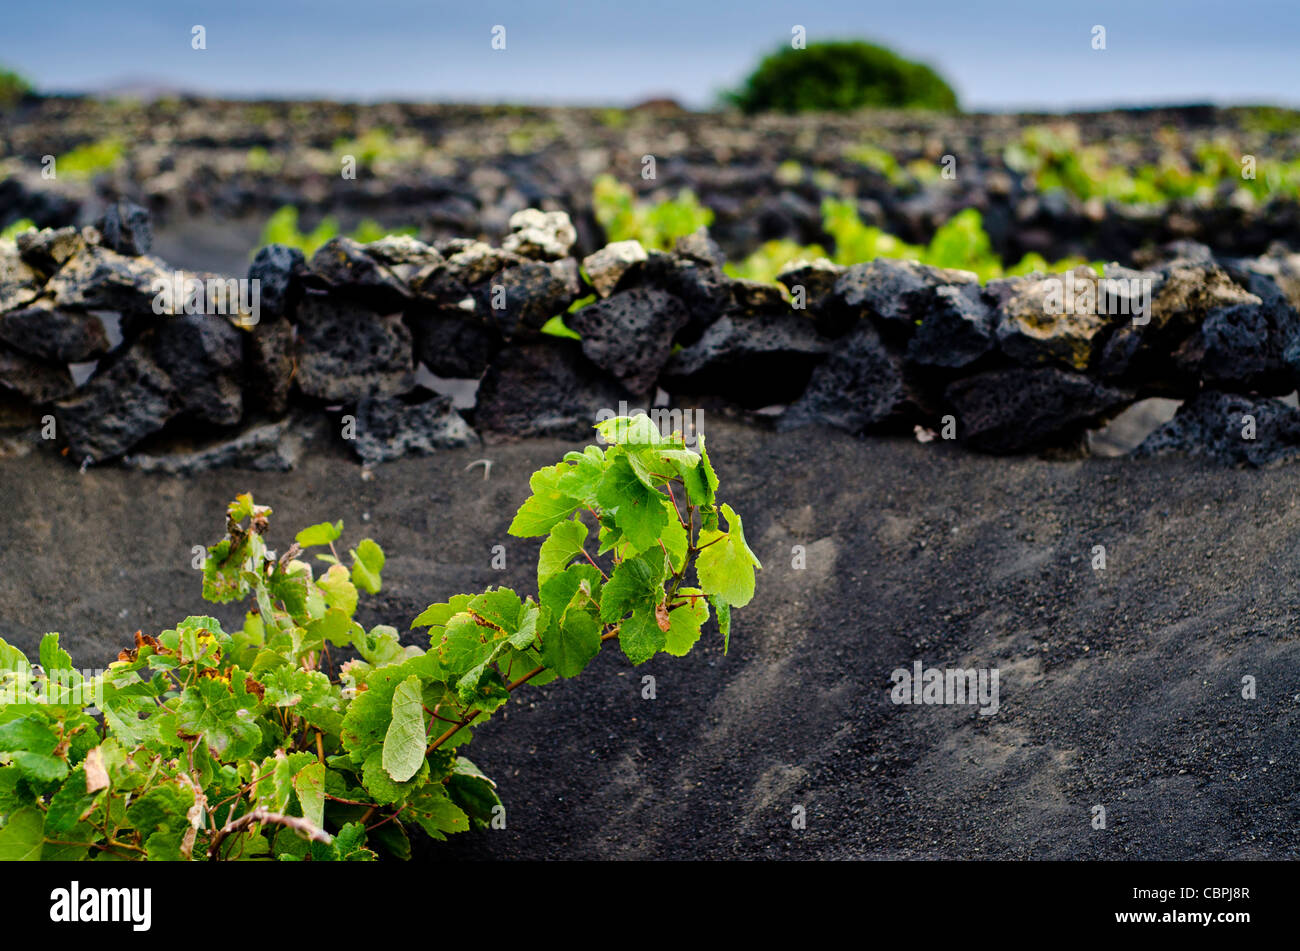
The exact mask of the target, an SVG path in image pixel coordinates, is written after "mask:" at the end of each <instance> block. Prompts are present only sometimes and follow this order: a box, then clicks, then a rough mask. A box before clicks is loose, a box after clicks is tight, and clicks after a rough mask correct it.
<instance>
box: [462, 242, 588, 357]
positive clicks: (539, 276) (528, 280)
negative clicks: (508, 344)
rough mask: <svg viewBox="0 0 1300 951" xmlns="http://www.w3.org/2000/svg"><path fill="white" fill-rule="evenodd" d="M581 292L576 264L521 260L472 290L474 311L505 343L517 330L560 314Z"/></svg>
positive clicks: (536, 326) (537, 326)
mask: <svg viewBox="0 0 1300 951" xmlns="http://www.w3.org/2000/svg"><path fill="white" fill-rule="evenodd" d="M581 290H582V284H581V281H580V280H579V278H578V262H577V261H576V260H574V259H573V258H564V259H562V260H560V261H548V262H542V261H521V262H520V263H518V264H513V265H511V266H510V267H506V268H502V269H501V270H500V271H498V272H497V273H495V274H493V275H492V277H491V278H490V279H489V280H487V281H485V282H483V283H482V284H480V285H478V286H477V287H475V288H474V291H473V297H474V301H475V311H476V312H477V313H479V314H483V315H486V316H487V317H488V318H489V319H490V320H491V321H492V323H493V324H494V325H495V326H496V328H497V332H498V333H499V334H500V336H501V337H502V339H504V340H509V339H510V338H511V337H513V336H515V335H516V334H517V333H519V332H520V330H521V328H527V329H529V330H538V329H540V328H541V327H542V325H543V324H545V323H546V322H547V321H548V320H550V319H551V318H552V317H554V316H555V315H556V314H562V313H564V311H565V310H567V309H568V307H569V305H570V304H572V303H573V302H574V300H575V299H577V297H578V294H579V293H580V292H581Z"/></svg>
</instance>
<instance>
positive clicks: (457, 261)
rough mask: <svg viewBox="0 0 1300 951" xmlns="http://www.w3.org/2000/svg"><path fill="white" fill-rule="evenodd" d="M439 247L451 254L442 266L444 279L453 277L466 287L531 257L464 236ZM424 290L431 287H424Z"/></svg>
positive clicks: (448, 254)
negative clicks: (470, 239) (467, 238)
mask: <svg viewBox="0 0 1300 951" xmlns="http://www.w3.org/2000/svg"><path fill="white" fill-rule="evenodd" d="M439 250H440V251H441V253H442V254H444V255H445V256H446V258H447V260H446V263H445V264H444V265H443V266H442V267H441V268H440V269H439V270H441V271H442V272H443V276H442V278H441V281H442V282H444V283H445V282H446V281H447V280H448V279H450V280H453V281H455V282H456V283H458V284H459V285H460V286H463V287H471V286H473V285H475V284H481V283H482V282H483V281H486V280H487V279H488V278H489V277H491V276H492V275H493V274H496V273H497V272H498V271H501V270H503V269H505V268H508V267H512V266H515V265H519V264H524V263H526V262H527V261H528V258H526V257H523V256H522V255H519V254H513V253H511V252H510V251H506V250H504V249H502V248H494V247H492V245H490V244H485V243H484V242H482V241H469V240H466V239H464V238H456V239H453V240H451V241H447V242H444V243H443V244H442V245H440V246H439ZM426 270H427V269H426ZM425 283H426V284H427V283H428V281H427V280H426V282H425ZM421 293H427V291H424V290H422V291H421Z"/></svg>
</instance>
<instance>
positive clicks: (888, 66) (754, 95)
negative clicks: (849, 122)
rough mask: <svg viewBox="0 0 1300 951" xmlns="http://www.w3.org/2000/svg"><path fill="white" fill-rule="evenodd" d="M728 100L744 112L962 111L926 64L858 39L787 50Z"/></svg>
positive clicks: (769, 59)
mask: <svg viewBox="0 0 1300 951" xmlns="http://www.w3.org/2000/svg"><path fill="white" fill-rule="evenodd" d="M724 99H725V101H726V102H728V103H729V104H730V105H733V106H735V107H737V108H738V109H740V110H741V111H742V112H746V113H751V114H752V113H756V112H810V111H819V112H820V111H827V112H831V111H833V112H843V111H847V110H852V109H927V110H933V111H938V112H956V111H958V103H957V94H956V93H955V92H954V91H953V89H952V87H951V86H949V85H948V83H947V82H945V81H944V79H943V77H941V76H940V75H939V74H938V73H937V72H935V71H934V70H933V69H931V68H930V67H929V66H926V65H925V64H923V63H915V62H912V61H910V60H907V59H904V58H903V57H901V56H899V55H898V54H897V53H894V52H893V51H891V50H888V49H886V48H885V47H883V46H877V45H875V44H874V43H865V42H862V41H860V40H836V41H828V42H823V43H810V44H808V46H807V47H806V48H804V49H794V48H792V47H784V48H782V49H779V50H777V51H775V52H773V53H771V54H769V55H767V56H765V57H764V58H763V60H762V61H761V62H760V63H759V64H758V67H757V68H756V69H755V70H754V72H753V73H751V74H750V75H749V77H748V78H747V79H746V80H745V81H744V82H743V83H742V84H741V85H740V87H739V88H738V89H735V90H732V91H731V92H729V93H726V94H724Z"/></svg>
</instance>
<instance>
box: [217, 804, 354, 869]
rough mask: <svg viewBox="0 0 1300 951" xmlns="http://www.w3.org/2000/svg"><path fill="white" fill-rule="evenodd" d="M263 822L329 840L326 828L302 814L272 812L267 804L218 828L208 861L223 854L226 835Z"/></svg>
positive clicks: (310, 836) (323, 840) (319, 840)
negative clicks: (304, 817)
mask: <svg viewBox="0 0 1300 951" xmlns="http://www.w3.org/2000/svg"><path fill="white" fill-rule="evenodd" d="M262 822H270V823H273V824H275V825H282V826H287V827H288V828H290V829H293V830H294V831H295V832H298V833H300V834H302V835H305V836H306V837H307V838H309V839H311V840H312V841H313V842H329V841H330V836H329V833H327V832H326V831H325V830H324V829H320V828H317V827H316V826H315V825H314V824H312V823H311V822H310V821H309V820H307V819H303V818H302V817H300V816H286V815H285V814H284V813H282V812H272V811H271V810H269V809H267V808H266V807H265V806H258V807H257V808H256V809H254V810H253V811H252V812H248V813H245V814H244V815H242V816H240V817H239V818H238V819H232V820H231V821H230V822H227V823H226V824H225V825H224V826H222V827H221V828H220V829H218V830H217V834H216V835H214V836H213V837H212V844H211V845H209V846H208V861H209V862H215V861H216V860H217V858H218V856H219V855H220V854H221V843H222V842H224V841H225V840H226V836H228V835H232V834H233V833H236V832H242V831H243V830H245V829H247V828H248V827H249V826H251V825H257V824H259V823H262Z"/></svg>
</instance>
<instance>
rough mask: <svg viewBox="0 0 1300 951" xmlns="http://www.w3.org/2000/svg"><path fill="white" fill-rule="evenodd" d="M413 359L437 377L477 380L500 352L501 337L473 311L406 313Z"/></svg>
mask: <svg viewBox="0 0 1300 951" xmlns="http://www.w3.org/2000/svg"><path fill="white" fill-rule="evenodd" d="M406 322H407V324H408V325H409V326H410V328H411V333H412V336H413V338H414V350H415V359H416V362H417V363H423V364H424V365H425V366H426V367H428V368H429V370H430V371H431V372H433V373H435V374H437V375H438V376H441V377H447V378H450V379H478V378H479V377H480V376H482V375H483V371H484V370H486V369H487V366H488V363H489V362H491V360H492V357H493V355H494V354H495V353H496V352H497V351H498V350H500V349H501V335H500V334H498V333H497V331H496V329H495V328H494V327H491V326H489V325H488V324H487V323H486V322H484V320H483V319H482V318H481V317H478V316H476V315H475V313H474V312H473V311H469V312H466V311H464V310H461V309H459V308H455V307H444V308H440V309H435V310H431V311H425V310H418V311H408V312H407V315H406Z"/></svg>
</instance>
